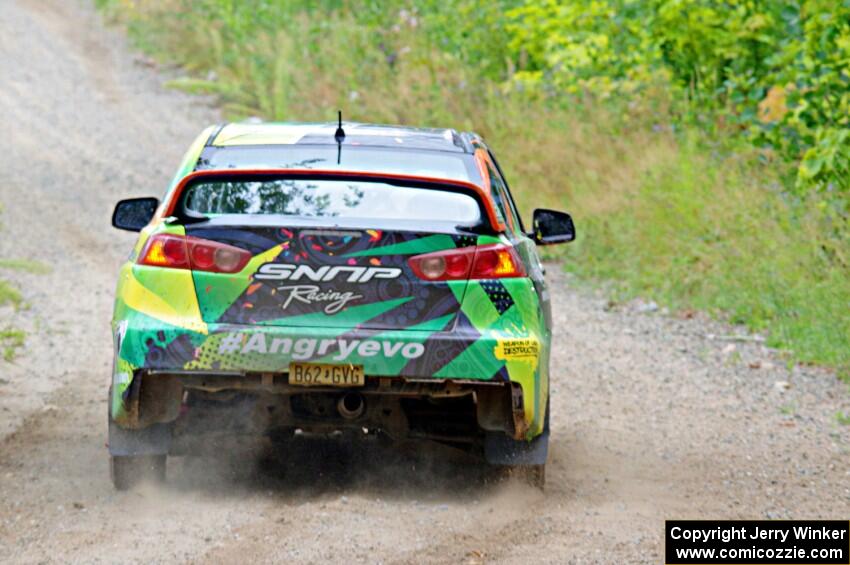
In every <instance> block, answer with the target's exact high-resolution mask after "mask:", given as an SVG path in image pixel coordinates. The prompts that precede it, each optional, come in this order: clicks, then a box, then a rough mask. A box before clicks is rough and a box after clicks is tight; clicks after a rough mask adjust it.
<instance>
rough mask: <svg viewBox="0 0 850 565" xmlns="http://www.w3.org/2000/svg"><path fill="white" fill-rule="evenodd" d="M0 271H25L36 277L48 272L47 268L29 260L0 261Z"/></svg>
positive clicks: (48, 268)
mask: <svg viewBox="0 0 850 565" xmlns="http://www.w3.org/2000/svg"><path fill="white" fill-rule="evenodd" d="M0 269H12V270H15V271H25V272H27V273H32V274H36V275H46V274H47V273H49V272H50V267H49V266H47V265H45V264H44V263H39V262H38V261H30V260H29V259H0Z"/></svg>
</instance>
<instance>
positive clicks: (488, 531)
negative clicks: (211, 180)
mask: <svg viewBox="0 0 850 565" xmlns="http://www.w3.org/2000/svg"><path fill="white" fill-rule="evenodd" d="M0 77H2V79H3V80H2V83H0V123H3V124H6V126H7V130H8V131H7V133H6V135H5V137H4V142H3V144H2V146H1V149H2V150H0V202H2V203H3V204H4V206H5V212H4V214H3V216H2V222H3V231H2V232H0V256H2V257H6V258H8V257H23V258H31V259H38V260H39V261H41V262H43V263H46V264H48V265H50V266H51V267H52V273H51V274H49V275H34V274H33V275H31V274H22V273H8V274H7V273H4V277H6V278H11V279H12V280H14V281H15V283H16V284H17V285H18V286H19V287H20V288H21V289H22V290H23V291H24V294H25V295H26V298H27V300H28V301H29V303H30V305H31V307H30V308H29V309H28V310H25V311H21V312H14V311H12V310H10V309H5V310H0V327H4V326H5V325H8V324H13V325H15V326H18V327H23V328H26V329H28V330H29V331H30V332H31V333H30V336H29V338H28V341H27V346H26V349H25V350H24V351H23V352H22V354H21V356H20V357H19V358H18V359H17V360H16V361H15V363H14V364H9V363H3V362H2V361H0V438H2V439H0V561H2V562H44V561H78V562H119V561H120V562H133V561H138V562H144V563H151V562H174V561H188V562H204V563H206V562H232V561H237V560H238V561H243V562H244V561H247V560H251V561H258V562H280V561H284V560H285V561H288V562H290V561H291V562H323V561H332V562H336V561H342V560H349V561H353V562H361V561H362V562H383V563H421V562H426V563H427V562H434V563H442V562H448V563H457V562H485V561H486V562H515V563H520V562H522V563H526V562H557V563H562V562H577V563H596V562H602V563H622V562H630V563H631V562H647V563H658V562H660V559H661V558H660V555H661V551H662V546H661V544H662V541H661V536H662V532H663V520H664V519H665V518H712V517H717V518H762V517H771V518H786V517H788V518H790V517H794V518H806V517H810V518H815V517H820V518H842V517H846V516H848V515H850V471H848V469H850V467H848V460H850V459H848V452H850V427H848V426H841V425H839V424H838V422H837V420H836V417H835V415H836V413H837V412H838V411H844V412H850V395H848V394H847V387H846V385H842V384H841V383H840V382H838V381H837V380H836V379H835V378H834V377H833V376H832V375H829V374H827V373H825V372H823V371H819V370H810V369H794V370H793V371H791V372H789V371H787V370H786V369H785V368H784V367H783V366H782V365H781V363H780V362H779V361H777V360H776V359H775V357H773V356H772V355H771V353H770V352H768V351H766V350H765V349H764V348H763V347H762V346H761V345H760V344H759V343H757V342H737V341H734V340H729V339H726V337H725V336H728V335H729V334H733V333H735V330H733V329H729V328H724V327H722V326H719V325H716V324H713V323H710V322H707V321H705V320H701V319H699V318H694V319H688V320H679V319H673V318H670V317H665V316H662V315H660V314H659V313H657V312H640V311H639V310H642V309H636V308H633V307H630V306H628V305H626V306H621V307H616V308H613V309H611V308H609V307H608V305H607V303H606V301H605V300H604V299H602V298H600V297H598V296H596V295H593V294H588V293H587V292H583V291H578V290H576V289H574V288H572V287H571V285H570V281H569V279H567V278H566V277H564V276H563V275H560V274H558V273H557V272H556V271H558V269H557V266H554V265H551V266H550V269H549V270H550V272H552V278H553V299H554V302H555V315H556V318H557V331H556V336H555V347H554V351H555V354H554V359H553V364H554V367H553V368H554V371H553V373H554V375H555V376H554V382H553V386H552V388H553V391H552V392H553V400H552V410H553V412H552V426H553V432H552V434H553V444H552V455H551V460H550V469H549V471H548V480H549V482H548V488H547V490H546V493H545V494H541V493H538V492H536V491H534V490H532V489H529V488H527V487H525V486H523V485H521V484H518V483H514V482H511V481H495V480H493V477H491V476H488V475H486V474H483V473H482V472H480V470H478V469H477V467H476V465H475V463H474V462H473V461H470V460H467V459H465V458H464V457H463V456H460V455H458V454H455V453H454V452H452V451H449V450H445V449H439V448H436V447H429V448H424V447H423V446H421V445H413V446H403V447H401V448H398V449H393V450H389V451H387V450H384V449H381V448H378V447H377V446H365V447H364V449H362V450H353V451H347V450H344V448H343V447H341V446H339V445H336V444H310V445H302V446H298V447H296V448H294V449H293V450H291V451H287V452H285V453H279V452H277V453H275V452H270V451H268V450H267V449H265V448H263V447H262V446H258V447H256V448H247V447H246V449H245V450H244V451H241V452H227V453H226V454H224V455H220V456H218V457H206V458H194V459H186V460H180V459H175V460H173V461H171V462H169V474H170V481H169V484H168V485H167V486H166V487H165V488H163V489H158V490H157V489H153V488H143V489H141V490H139V491H136V492H131V493H116V492H114V491H113V490H112V487H111V486H110V484H109V480H108V473H107V465H106V450H105V448H104V441H105V435H106V426H105V410H106V409H105V397H106V386H107V384H108V379H109V366H110V363H111V340H110V334H109V327H108V320H109V317H110V311H111V305H112V291H113V288H114V282H115V276H116V272H117V268H118V265H119V264H120V262H121V260H122V258H123V257H124V256H125V255H126V253H127V252H128V250H129V248H130V246H131V244H132V241H133V236H132V235H128V234H122V233H119V232H116V231H115V230H112V229H111V228H110V227H109V216H110V213H111V209H112V205H113V203H114V201H116V200H117V199H119V198H122V197H127V196H132V195H138V196H141V195H148V194H154V195H156V194H161V193H162V192H163V190H164V187H165V185H166V183H167V181H168V178H169V176H170V174H171V173H172V172H173V170H174V168H175V167H176V165H177V163H178V161H179V158H180V156H181V154H182V151H183V150H184V149H185V147H186V146H187V145H188V143H189V142H190V141H191V140H192V139H193V137H194V136H195V135H196V133H197V132H198V131H200V129H201V128H202V127H203V126H204V125H206V124H207V123H209V122H213V121H215V120H216V118H217V116H216V115H215V113H214V112H213V111H212V110H210V109H209V108H207V107H206V106H204V103H203V101H199V99H197V98H190V97H187V96H184V95H182V94H179V93H176V92H172V91H168V90H165V89H163V88H162V86H161V82H162V80H163V79H162V77H161V75H158V74H157V73H156V71H155V70H154V69H151V68H149V67H148V66H147V65H146V64H145V63H144V61H143V60H141V59H137V58H136V57H134V55H133V54H132V53H131V52H130V51H129V50H128V49H127V48H126V46H125V45H124V41H123V39H122V37H121V36H120V34H118V33H117V32H114V31H107V30H104V28H103V26H102V25H101V23H100V21H99V20H98V18H97V17H96V16H95V15H94V14H93V11H92V9H91V8H90V7H88V6H85V5H83V6H78V5H77V4H76V3H75V2H73V1H68V2H65V1H62V0H4V1H3V2H0Z"/></svg>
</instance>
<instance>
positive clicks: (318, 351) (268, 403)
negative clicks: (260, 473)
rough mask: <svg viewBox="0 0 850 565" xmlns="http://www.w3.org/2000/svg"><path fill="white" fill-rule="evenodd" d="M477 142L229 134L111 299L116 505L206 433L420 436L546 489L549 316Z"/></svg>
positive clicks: (248, 129)
mask: <svg viewBox="0 0 850 565" xmlns="http://www.w3.org/2000/svg"><path fill="white" fill-rule="evenodd" d="M533 223H534V225H533V230H532V231H531V232H530V233H528V234H527V233H526V232H525V230H524V228H523V224H522V221H521V219H520V216H519V214H518V212H517V210H516V206H515V204H514V202H513V199H512V197H511V194H510V191H509V189H508V185H507V183H506V181H505V180H504V176H503V175H502V172H501V170H500V169H499V166H498V164H497V162H496V160H495V158H494V157H493V155H492V153H491V152H490V150H489V149H488V148H487V146H486V145H485V144H484V142H483V141H482V140H481V138H480V137H478V136H477V135H475V134H472V133H458V132H456V131H454V130H435V129H415V128H404V127H390V126H376V125H367V124H345V126H344V128H343V126H342V124H341V123H340V124H339V125H337V124H227V125H220V126H214V127H211V128H208V129H207V130H206V131H204V132H203V133H202V134H201V136H199V137H198V139H197V140H196V141H195V143H194V144H193V145H192V146H191V148H190V149H189V151H188V153H187V154H186V156H185V158H184V160H183V163H182V165H181V167H180V170H179V172H178V173H177V175H176V176H175V178H174V181H173V182H172V185H171V187H170V188H169V190H168V191H167V193H166V195H165V198H164V199H163V200H162V202H160V201H159V200H157V199H155V198H134V199H129V200H123V201H121V202H119V203H118V205H117V206H116V208H115V212H114V214H113V225H114V226H115V227H118V228H121V229H127V230H132V231H140V232H141V233H140V237H139V239H138V241H137V243H136V245H135V247H134V249H133V251H132V253H131V256H130V258H129V260H128V261H127V262H126V263H125V264H124V265H123V266H122V267H121V271H120V275H119V281H118V287H117V290H116V300H115V311H114V317H113V324H112V327H113V334H114V342H115V362H114V368H113V374H112V382H111V386H110V392H109V452H110V461H111V470H112V478H113V482H114V484H115V486H116V487H117V488H127V487H129V486H131V485H132V484H134V483H135V482H136V481H138V480H139V479H140V478H142V477H145V476H151V477H154V478H160V479H161V478H164V473H165V462H166V457H167V456H168V455H169V454H171V455H177V454H182V453H186V452H191V451H192V446H193V445H198V444H199V443H200V442H204V441H205V440H208V439H210V438H212V437H215V436H216V435H217V434H227V435H230V436H237V437H238V436H239V435H241V434H252V435H266V436H269V437H271V438H273V439H276V440H281V443H283V444H285V441H286V440H288V439H289V438H292V437H293V436H295V435H298V436H305V435H306V436H309V435H310V434H326V433H329V432H336V431H342V432H344V433H345V434H348V435H347V436H346V437H354V436H352V435H351V434H354V435H355V436H358V437H359V436H361V435H362V436H364V438H366V437H374V436H381V437H386V438H390V439H399V440H400V439H410V438H421V439H430V440H435V441H441V442H445V443H448V444H451V445H456V446H462V447H464V448H466V449H469V450H473V451H476V452H478V453H480V454H481V455H482V457H483V458H484V459H486V460H487V461H488V462H490V463H492V464H495V465H505V466H512V467H516V468H520V469H523V470H524V471H526V473H527V476H529V477H530V478H531V479H532V480H533V481H534V482H535V483H537V484H539V485H542V482H543V477H544V468H545V467H544V465H545V461H546V455H547V445H548V433H549V432H548V392H549V387H548V383H549V345H550V338H551V316H550V311H549V300H548V293H547V290H546V283H545V280H544V277H543V268H542V266H541V264H540V260H539V257H538V255H537V251H536V246H537V245H540V244H549V243H558V242H566V241H571V240H572V239H574V237H575V233H574V228H573V223H572V220H571V219H570V217H569V215H567V214H564V213H561V212H555V211H551V210H540V209H538V210H535V212H534V220H533Z"/></svg>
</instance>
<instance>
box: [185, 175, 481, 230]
mask: <svg viewBox="0 0 850 565" xmlns="http://www.w3.org/2000/svg"><path fill="white" fill-rule="evenodd" d="M183 206H184V208H185V209H186V210H187V211H191V212H197V213H200V214H204V215H226V214H276V215H283V216H299V217H325V216H327V217H336V218H357V219H363V218H370V219H392V220H417V221H422V220H425V221H451V222H455V223H457V224H463V225H476V224H478V223H479V222H480V221H481V209H480V207H479V205H478V201H477V200H476V199H475V198H474V197H472V196H470V195H468V194H461V193H457V192H448V191H443V190H436V189H427V188H414V187H404V186H396V185H389V184H385V183H381V182H372V181H350V180H314V179H310V180H308V179H270V180H246V181H232V180H226V181H225V180H215V181H202V182H197V183H195V184H192V185H191V186H189V187H188V188H187V189H186V191H185V193H184V197H183Z"/></svg>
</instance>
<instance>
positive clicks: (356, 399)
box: [336, 392, 366, 420]
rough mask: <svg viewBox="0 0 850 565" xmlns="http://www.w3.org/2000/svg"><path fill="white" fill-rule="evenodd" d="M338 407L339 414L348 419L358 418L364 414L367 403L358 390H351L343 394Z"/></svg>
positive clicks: (337, 404)
mask: <svg viewBox="0 0 850 565" xmlns="http://www.w3.org/2000/svg"><path fill="white" fill-rule="evenodd" d="M336 409H337V410H338V411H339V415H340V416H342V417H343V418H345V419H346V420H356V419H357V418H359V417H360V416H362V415H363V411H364V410H366V403H365V402H363V397H362V396H361V395H360V394H359V393H356V392H349V393H347V394H345V395H343V397H342V398H340V399H339V402H337V403H336Z"/></svg>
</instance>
